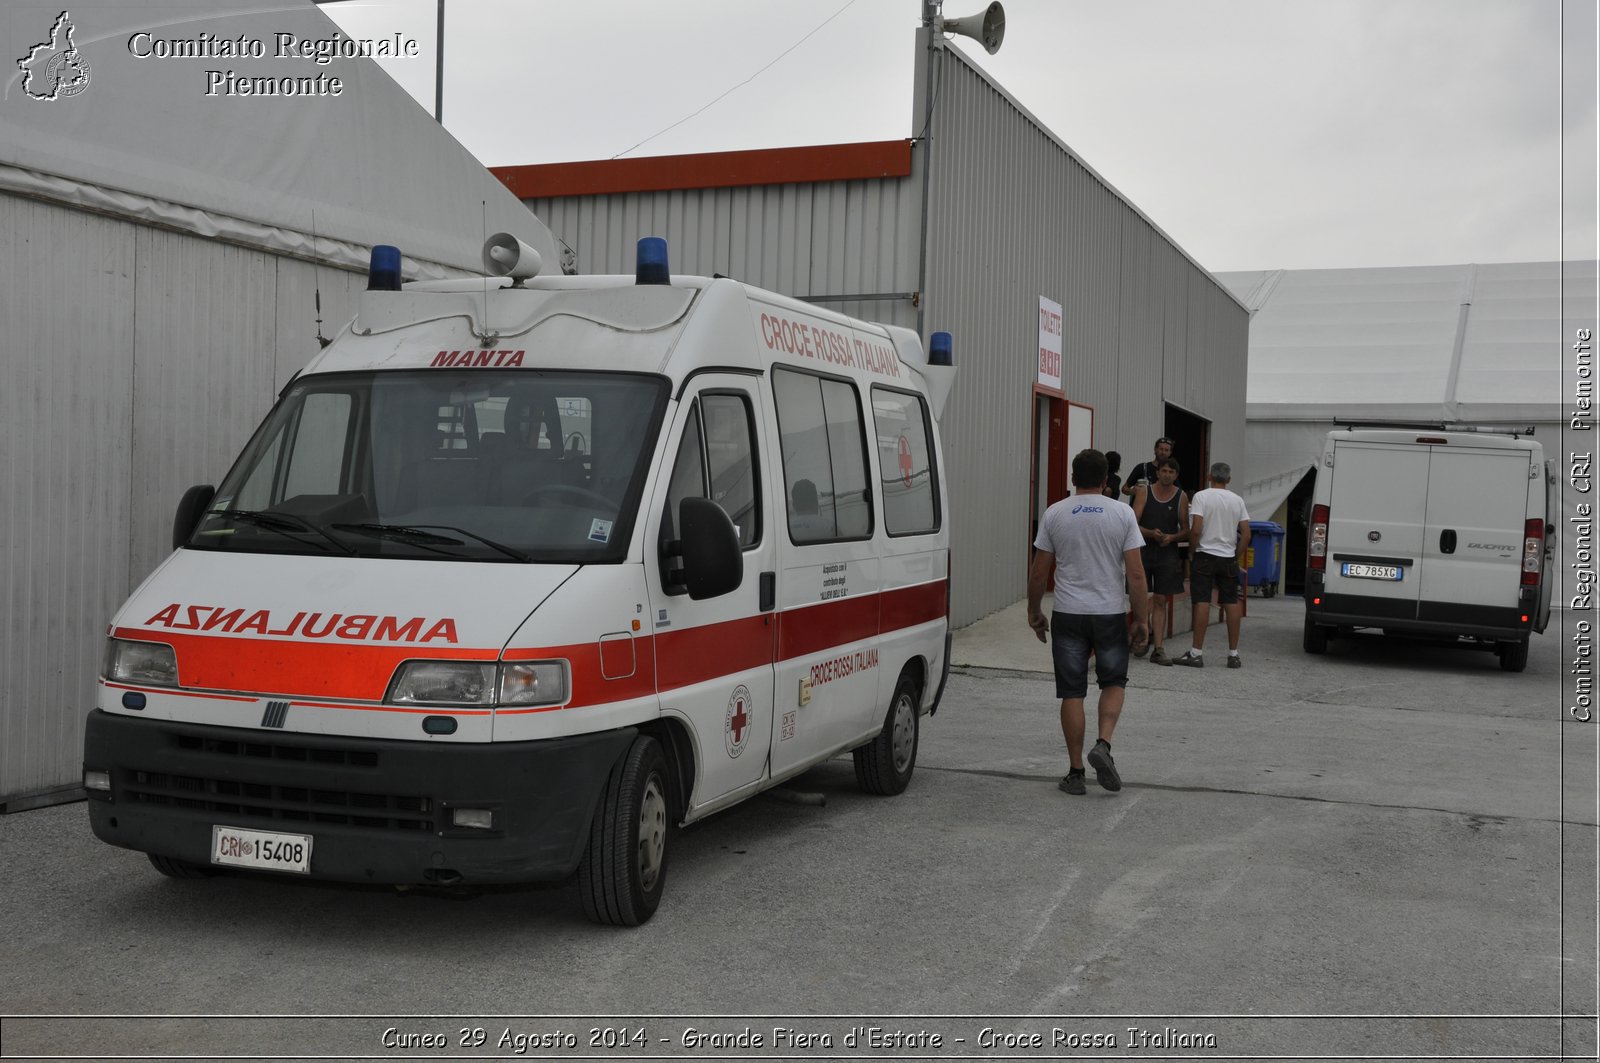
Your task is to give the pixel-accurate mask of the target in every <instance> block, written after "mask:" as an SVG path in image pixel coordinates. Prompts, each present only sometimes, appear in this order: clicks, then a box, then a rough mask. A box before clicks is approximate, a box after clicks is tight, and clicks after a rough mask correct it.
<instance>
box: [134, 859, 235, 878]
mask: <svg viewBox="0 0 1600 1063" xmlns="http://www.w3.org/2000/svg"><path fill="white" fill-rule="evenodd" d="M145 855H146V856H148V857H149V858H150V866H151V867H153V868H155V869H156V870H157V871H159V872H161V873H162V874H163V875H165V876H167V877H168V878H190V879H193V878H211V877H212V876H213V875H215V874H216V873H217V869H216V868H214V867H211V866H210V865H209V864H191V863H189V861H187V860H175V859H173V858H172V857H170V856H157V855H156V854H155V853H146V854H145Z"/></svg>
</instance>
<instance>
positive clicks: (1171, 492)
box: [1133, 458, 1189, 665]
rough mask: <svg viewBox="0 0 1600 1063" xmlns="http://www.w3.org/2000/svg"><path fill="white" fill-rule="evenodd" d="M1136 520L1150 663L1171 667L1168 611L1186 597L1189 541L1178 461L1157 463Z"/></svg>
mask: <svg viewBox="0 0 1600 1063" xmlns="http://www.w3.org/2000/svg"><path fill="white" fill-rule="evenodd" d="M1133 516H1134V519H1136V520H1137V521H1138V522H1139V531H1140V533H1141V534H1143V535H1144V576H1145V581H1146V582H1147V583H1148V584H1149V587H1150V635H1151V638H1150V663H1151V664H1167V665H1170V664H1171V663H1172V658H1170V657H1168V656H1167V651H1166V648H1165V643H1166V637H1167V609H1168V608H1169V607H1170V605H1171V602H1172V598H1173V595H1176V594H1182V593H1183V555H1182V553H1180V552H1179V546H1178V544H1179V543H1182V542H1184V541H1185V540H1187V539H1188V538H1189V495H1188V492H1186V491H1184V489H1183V488H1181V487H1179V486H1178V459H1176V458H1161V459H1160V460H1158V461H1157V462H1156V482H1155V483H1153V484H1150V485H1147V486H1142V487H1140V488H1139V489H1138V490H1137V491H1136V492H1134V496H1133Z"/></svg>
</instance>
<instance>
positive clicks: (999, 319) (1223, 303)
mask: <svg viewBox="0 0 1600 1063" xmlns="http://www.w3.org/2000/svg"><path fill="white" fill-rule="evenodd" d="M935 62H936V63H937V64H939V66H938V68H937V69H936V71H935V81H936V85H935V92H936V101H937V103H936V110H935V116H934V122H933V125H932V134H933V136H932V148H931V152H932V159H933V170H932V175H931V177H932V183H931V186H930V191H929V199H930V212H929V216H930V222H929V238H928V239H929V262H928V277H927V281H926V291H925V292H924V300H923V304H922V305H923V308H924V310H925V321H924V327H925V328H926V330H928V331H932V330H935V329H945V330H949V331H951V332H953V333H955V337H956V361H957V364H958V365H959V366H960V367H961V373H960V375H959V376H958V377H957V378H956V386H955V389H954V390H953V391H952V393H951V398H950V402H949V405H948V406H947V407H946V411H945V416H944V421H943V424H942V430H943V433H944V439H945V450H946V453H947V455H948V458H947V460H948V463H949V473H950V487H951V509H952V520H951V532H952V541H951V545H952V553H953V557H952V562H951V567H952V581H953V582H952V593H953V612H952V619H953V621H954V623H955V624H957V625H958V626H959V625H964V624H968V623H971V622H972V621H974V620H977V619H979V618H981V617H983V616H985V615H987V614H988V613H991V612H993V611H994V610H996V609H1000V608H1003V607H1005V606H1007V605H1010V604H1011V603H1012V602H1015V601H1016V600H1017V599H1019V598H1021V597H1022V596H1023V594H1024V593H1025V592H1026V565H1027V558H1028V545H1029V544H1028V527H1029V519H1030V509H1029V499H1028V474H1029V463H1030V459H1029V446H1030V437H1031V431H1032V429H1031V424H1032V407H1033V399H1032V387H1033V382H1034V374H1035V363H1036V352H1037V349H1038V338H1039V334H1038V307H1039V301H1038V300H1039V296H1041V295H1043V296H1046V297H1048V298H1051V299H1054V300H1056V301H1057V302H1059V303H1061V304H1062V308H1063V316H1064V318H1065V333H1064V335H1063V337H1062V348H1063V355H1064V358H1065V363H1066V364H1065V371H1064V374H1063V375H1064V380H1063V387H1064V390H1065V392H1066V397H1067V398H1068V399H1071V400H1073V401H1075V402H1079V403H1084V404H1087V405H1089V406H1093V407H1094V408H1095V444H1096V445H1097V446H1099V447H1100V448H1101V449H1115V450H1120V451H1122V452H1123V454H1124V456H1125V458H1124V460H1125V462H1126V463H1127V464H1130V465H1131V464H1132V463H1134V462H1136V461H1140V460H1142V459H1143V458H1144V457H1146V456H1147V451H1148V448H1149V445H1150V441H1151V440H1153V439H1154V438H1155V437H1156V436H1158V435H1160V434H1161V433H1162V431H1163V429H1164V415H1165V406H1166V404H1167V403H1172V404H1174V405H1177V406H1181V407H1183V408H1184V409H1186V410H1188V411H1190V412H1191V413H1194V414H1197V415H1199V416H1201V417H1203V418H1206V419H1208V420H1210V421H1211V422H1212V428H1211V456H1212V458H1213V459H1214V460H1228V461H1232V462H1233V463H1234V465H1235V468H1236V470H1237V473H1236V475H1242V474H1245V473H1246V472H1247V470H1245V469H1243V468H1241V467H1240V466H1241V465H1242V463H1243V461H1244V402H1245V366H1246V357H1247V353H1248V352H1247V334H1248V330H1249V317H1248V314H1247V313H1246V311H1245V310H1244V308H1243V307H1241V306H1240V305H1239V304H1238V303H1237V302H1236V301H1235V300H1234V299H1233V297H1232V296H1231V295H1230V294H1228V292H1227V291H1226V290H1225V289H1223V288H1222V287H1221V286H1220V285H1218V284H1216V283H1215V282H1214V281H1213V280H1212V279H1211V277H1210V275H1209V274H1207V273H1206V272H1205V270H1203V269H1201V268H1200V267H1199V266H1198V265H1197V264H1195V263H1194V262H1193V261H1191V260H1190V259H1189V258H1188V257H1187V256H1186V255H1185V254H1184V253H1183V251H1182V250H1180V249H1179V248H1177V247H1176V246H1174V245H1173V243H1172V242H1171V241H1170V240H1169V239H1168V238H1167V237H1166V236H1165V235H1164V234H1163V233H1162V232H1160V230H1159V229H1158V228H1156V227H1155V226H1154V225H1153V224H1152V223H1151V222H1150V221H1149V220H1147V219H1146V218H1145V217H1143V216H1142V215H1141V214H1140V212H1139V211H1138V210H1137V209H1135V208H1134V207H1132V206H1131V205H1130V204H1129V203H1127V202H1126V201H1125V200H1124V199H1122V198H1121V196H1120V195H1118V194H1117V193H1116V192H1115V191H1114V190H1113V189H1111V188H1110V187H1108V186H1107V185H1106V184H1105V183H1104V182H1103V181H1102V180H1100V178H1099V177H1097V176H1096V175H1095V174H1094V173H1093V172H1092V171H1091V170H1090V169H1089V168H1088V167H1086V166H1085V165H1084V164H1083V163H1082V162H1081V161H1079V160H1078V159H1077V158H1076V157H1075V156H1074V155H1073V154H1072V153H1071V151H1070V150H1068V149H1067V148H1066V147H1065V146H1064V145H1063V144H1062V143H1061V142H1060V141H1059V140H1057V139H1056V138H1055V137H1054V136H1052V135H1051V134H1050V132H1049V131H1048V130H1046V129H1045V128H1044V127H1042V126H1041V125H1040V124H1039V123H1038V122H1037V121H1036V120H1035V119H1034V118H1033V117H1032V116H1031V115H1029V114H1028V113H1027V112H1026V111H1025V110H1024V109H1023V108H1021V107H1020V106H1019V105H1018V104H1017V103H1016V102H1015V101H1014V100H1012V99H1011V98H1010V96H1009V95H1007V94H1006V93H1005V92H1004V90H1002V89H1000V88H999V87H998V86H997V85H995V84H994V83H993V82H991V81H990V80H989V79H988V78H987V77H986V76H985V75H984V74H982V73H981V72H980V71H978V70H977V69H976V68H975V67H973V66H971V65H970V64H969V63H967V62H966V61H965V60H964V59H962V58H961V57H960V56H959V55H958V54H957V53H954V52H951V51H948V50H943V49H941V50H940V51H939V52H937V53H936V59H935ZM925 159H926V156H925V155H924V149H923V147H922V146H921V145H920V144H919V145H918V147H917V148H916V150H915V151H914V153H913V170H912V174H911V176H910V177H907V178H891V179H884V180H869V181H839V182H834V183H817V184H795V185H781V186H766V187H753V188H735V189H709V190H689V191H667V192H647V193H627V194H616V195H599V196H573V197H565V198H554V199H531V200H526V201H525V202H526V203H527V204H528V206H529V207H530V208H531V209H532V210H533V212H534V213H535V214H537V215H538V216H539V217H540V218H541V219H542V220H543V221H544V222H545V223H546V224H547V225H549V227H550V228H551V230H552V231H553V232H554V233H555V234H556V236H557V237H558V238H559V239H561V240H564V241H565V242H566V243H567V244H568V245H570V246H571V247H572V248H573V249H574V250H575V251H576V253H577V261H578V272H580V273H629V272H632V270H633V264H634V245H635V243H636V241H637V240H638V238H639V237H641V236H664V237H666V238H667V241H668V243H669V245H670V247H671V253H672V268H673V270H674V271H675V272H680V273H690V274H703V275H710V274H712V273H721V274H725V275H728V276H733V277H737V278H739V279H740V280H744V281H748V282H750V283H752V284H757V285H760V286H762V287H764V288H770V289H773V290H775V291H779V292H783V293H785V294H788V295H795V296H799V297H802V298H806V297H813V298H814V297H816V296H822V295H861V294H876V295H894V294H895V293H902V294H903V293H910V292H913V291H916V290H917V288H918V286H919V281H918V276H917V271H918V265H919V263H918V256H919V254H920V247H919V239H918V231H919V228H920V225H921V203H922V166H923V164H924V161H925ZM828 305H830V306H831V307H832V308H834V309H837V310H841V311H843V312H844V313H847V314H852V315H855V316H858V317H863V318H867V319H869V320H876V321H884V322H888V323H891V324H897V325H906V326H910V327H915V326H916V325H917V310H916V308H915V307H913V305H912V304H911V302H910V301H909V299H906V298H888V299H880V300H873V301H864V300H858V301H853V302H831V303H829V304H828Z"/></svg>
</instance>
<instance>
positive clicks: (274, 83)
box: [0, 0, 559, 271]
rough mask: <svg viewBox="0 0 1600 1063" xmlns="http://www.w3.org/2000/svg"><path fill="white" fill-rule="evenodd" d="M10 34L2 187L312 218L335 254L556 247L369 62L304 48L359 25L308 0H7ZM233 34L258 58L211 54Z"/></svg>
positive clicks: (320, 248)
mask: <svg viewBox="0 0 1600 1063" xmlns="http://www.w3.org/2000/svg"><path fill="white" fill-rule="evenodd" d="M63 21H64V22H65V25H63V24H62V23H63ZM0 39H3V40H6V41H11V42H16V44H15V46H14V48H13V51H14V52H16V53H18V56H14V57H13V59H14V61H13V63H12V64H11V68H10V71H9V74H8V75H6V76H5V77H4V80H3V81H0V85H3V91H0V188H4V189H6V190H8V191H15V192H20V193H21V194H24V195H32V196H38V197H41V198H48V199H53V200H57V201H60V202H64V203H67V204H68V205H73V206H79V207H85V208H88V209H92V210H98V211H106V212H110V213H114V214H117V215H120V216H125V217H131V218H135V219H138V220H144V221H155V222H157V223H159V224H164V225H170V226H173V227H176V228H180V229H184V230H186V231H192V232H197V233H199V234H201V235H208V236H210V235H220V236H223V237H225V238H229V239H235V240H240V241H242V242H246V243H252V244H256V245H258V246H263V247H266V248H268V249H269V250H276V251H285V252H288V253H298V254H306V253H308V251H310V250H312V240H311V238H310V234H312V233H315V234H316V237H317V240H316V242H315V248H314V250H315V252H316V255H317V256H318V257H322V256H327V257H328V259H329V260H330V261H335V262H336V264H348V263H346V262H344V261H342V259H344V258H347V257H349V255H350V254H351V251H350V249H358V251H359V254H358V257H359V259H360V261H359V262H358V263H357V265H358V266H364V265H365V249H366V248H368V247H370V246H371V245H372V244H373V243H389V244H394V245H396V246H398V247H400V249H401V250H402V251H403V252H404V253H405V254H406V255H407V257H408V258H410V259H412V260H413V262H414V263H433V264H437V265H439V266H444V267H449V268H451V269H454V270H470V271H481V270H482V259H481V254H482V246H483V242H484V238H485V236H486V235H487V234H488V233H492V232H497V231H506V232H511V233H514V234H515V235H517V236H519V237H520V238H521V239H523V240H524V241H525V242H527V243H528V244H530V245H531V246H533V247H534V248H536V249H537V250H538V251H539V252H540V254H541V256H543V258H544V260H545V262H546V263H547V264H548V266H547V268H550V267H554V266H555V265H556V263H557V262H558V261H559V259H558V258H557V254H556V247H555V241H554V238H553V237H552V236H551V235H550V232H549V230H548V229H546V228H545V227H544V225H543V224H541V223H540V222H539V221H538V220H537V219H536V218H535V217H534V216H533V215H532V214H530V213H529V212H528V210H527V208H526V207H525V206H523V204H522V203H521V201H520V200H518V199H517V198H516V197H514V196H513V195H511V193H510V192H509V191H508V190H507V189H506V188H505V187H504V186H503V185H501V184H500V182H499V181H498V180H496V179H495V178H494V177H493V176H492V175H491V174H489V172H488V171H487V170H485V169H484V167H483V166H482V165H481V164H480V163H479V162H478V161H477V160H476V159H475V158H473V156H472V155H471V154H470V153H469V152H468V151H467V150H466V149H465V148H463V147H462V146H461V145H460V144H459V143H457V142H456V141H455V140H454V138H452V137H451V136H450V135H449V134H448V133H446V132H445V131H444V130H443V129H441V128H440V127H439V126H438V125H437V124H436V123H435V122H434V121H433V119H432V118H431V117H430V116H429V115H428V113H427V112H426V111H424V110H423V109H422V108H421V107H420V106H418V105H417V103H416V102H415V101H414V100H412V99H411V97H410V96H409V95H408V94H407V93H406V92H405V91H404V90H403V89H402V88H400V86H399V85H397V84H395V82H394V81H393V80H392V79H391V78H390V77H389V76H388V75H387V74H386V73H384V71H383V70H382V69H381V68H380V67H379V66H378V64H377V63H376V62H375V61H374V60H372V59H370V58H363V57H359V56H357V57H346V56H344V55H337V56H324V58H327V61H326V62H320V61H318V59H317V58H314V57H313V56H308V55H307V54H306V53H307V51H311V52H313V53H314V52H315V51H316V50H317V49H318V48H322V49H331V48H334V47H338V48H347V47H348V45H345V44H343V43H342V42H348V41H349V38H348V37H346V36H344V34H342V33H341V32H340V31H339V29H338V27H337V26H335V25H334V23H333V22H332V21H331V20H330V19H328V17H327V16H326V15H324V14H323V13H322V12H321V11H320V10H319V9H317V8H316V7H314V6H312V5H311V4H309V3H306V4H305V5H304V6H298V5H292V4H291V5H283V4H270V5H269V4H260V3H253V2H249V0H161V2H160V3H137V4H131V3H127V2H126V0H85V2H82V3H75V4H73V5H72V7H71V9H70V12H63V10H62V8H61V6H60V5H59V4H51V5H45V4H42V3H39V2H37V0H13V2H12V3H9V4H7V5H4V7H3V8H0ZM236 42H244V48H245V49H246V50H249V51H259V52H260V53H261V54H260V56H259V57H257V56H255V55H253V54H246V55H243V56H240V55H237V54H221V55H219V54H216V53H217V52H219V51H220V52H229V51H230V50H233V51H237V50H238V47H237V43H236ZM306 42H310V48H308V47H307V44H306ZM319 42H332V44H331V45H324V44H320V43H319ZM374 43H375V42H374ZM230 45H231V46H233V48H232V49H230V48H229V47H228V46H230ZM163 52H166V53H172V52H183V53H189V54H183V55H179V54H160V53H163ZM195 52H200V53H209V54H193V53H195ZM430 54H431V53H430ZM19 56H20V58H19ZM418 61H419V62H421V61H425V60H423V59H421V58H419V60H418ZM230 75H231V80H230V78H229V76H230ZM335 79H337V82H338V92H337V94H334V93H333V91H332V88H333V85H334V80H335ZM243 82H249V83H250V85H251V88H252V90H254V89H255V88H256V87H257V86H262V87H268V88H271V89H272V90H273V92H274V94H272V95H262V94H256V93H255V92H254V91H252V92H251V94H248V95H245V94H241V93H240V92H239V91H238V88H237V86H238V85H239V84H241V83H243ZM289 93H292V94H289ZM331 146H336V147H337V150H332V147H331ZM351 159H358V160H360V162H359V164H358V165H351V162H350V160H351ZM324 240H326V241H327V243H326V245H325V244H324V242H323V241H324Z"/></svg>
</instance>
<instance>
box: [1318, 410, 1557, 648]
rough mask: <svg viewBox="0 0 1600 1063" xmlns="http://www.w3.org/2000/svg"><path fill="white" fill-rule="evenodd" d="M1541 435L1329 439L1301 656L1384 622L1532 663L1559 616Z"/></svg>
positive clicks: (1424, 429) (1402, 432)
mask: <svg viewBox="0 0 1600 1063" xmlns="http://www.w3.org/2000/svg"><path fill="white" fill-rule="evenodd" d="M1531 432H1532V429H1527V430H1526V431H1524V432H1510V431H1503V430H1502V431H1495V430H1485V429H1478V428H1473V427H1470V426H1461V427H1458V426H1443V425H1410V426H1406V425H1394V426H1371V425H1369V426H1365V427H1360V426H1351V427H1348V428H1337V429H1334V430H1333V431H1332V432H1329V433H1328V436H1327V439H1326V441H1325V442H1324V444H1323V450H1322V460H1321V463H1320V464H1319V465H1318V467H1317V481H1316V486H1315V487H1314V489H1313V492H1312V508H1311V521H1310V526H1309V529H1308V534H1307V555H1308V556H1307V559H1306V590H1305V594H1306V617H1305V636H1304V648H1305V651H1306V652H1307V653H1324V652H1326V651H1327V648H1328V639H1329V638H1330V637H1331V636H1335V635H1340V636H1342V635H1349V634H1351V633H1353V632H1355V631H1356V630H1357V629H1359V628H1380V629H1382V630H1383V632H1384V633H1385V634H1390V635H1403V636H1412V637H1428V638H1439V639H1445V640H1449V641H1453V642H1455V643H1457V644H1460V645H1464V646H1473V647H1477V648H1481V649H1492V650H1494V651H1495V653H1496V655H1498V657H1499V658H1500V667H1501V668H1503V669H1505V670H1506V671H1508V672H1520V671H1522V670H1523V669H1524V668H1525V667H1527V664H1528V640H1529V638H1530V637H1531V636H1532V634H1533V633H1535V632H1543V631H1544V629H1545V626H1546V624H1548V623H1549V620H1550V588H1551V584H1552V583H1553V582H1554V581H1553V579H1552V578H1551V577H1550V576H1549V572H1548V570H1549V567H1550V561H1551V554H1552V552H1553V549H1554V543H1555V540H1554V528H1553V527H1552V526H1551V524H1550V510H1551V507H1552V505H1553V502H1552V492H1553V491H1554V484H1555V475H1554V473H1553V471H1552V470H1551V469H1550V467H1549V465H1548V463H1547V462H1546V460H1545V456H1544V447H1543V446H1542V445H1541V444H1540V443H1539V442H1538V441H1537V440H1535V439H1533V438H1532V437H1531V435H1530V434H1529V433H1531Z"/></svg>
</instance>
